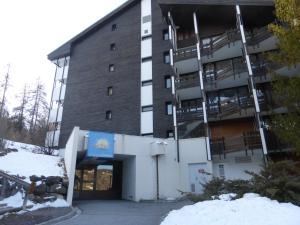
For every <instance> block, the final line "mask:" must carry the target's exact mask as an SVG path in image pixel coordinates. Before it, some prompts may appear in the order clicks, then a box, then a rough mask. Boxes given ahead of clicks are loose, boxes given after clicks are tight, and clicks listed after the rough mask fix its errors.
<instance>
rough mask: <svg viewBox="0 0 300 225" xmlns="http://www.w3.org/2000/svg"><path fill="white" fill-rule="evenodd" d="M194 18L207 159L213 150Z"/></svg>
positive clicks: (195, 26) (199, 43) (199, 42)
mask: <svg viewBox="0 0 300 225" xmlns="http://www.w3.org/2000/svg"><path fill="white" fill-rule="evenodd" d="M193 19H194V30H195V35H196V38H197V59H198V68H199V70H198V73H199V80H200V90H201V95H202V109H203V122H204V129H205V143H206V154H207V160H209V161H210V160H211V150H210V140H209V127H208V119H207V113H206V93H205V90H204V81H203V66H202V59H201V40H200V37H199V32H198V22H197V15H196V13H195V12H194V13H193Z"/></svg>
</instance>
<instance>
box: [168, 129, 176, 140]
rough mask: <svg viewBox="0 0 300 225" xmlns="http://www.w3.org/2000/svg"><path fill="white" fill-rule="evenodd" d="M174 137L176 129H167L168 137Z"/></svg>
mask: <svg viewBox="0 0 300 225" xmlns="http://www.w3.org/2000/svg"><path fill="white" fill-rule="evenodd" d="M173 137H174V131H173V130H167V138H173Z"/></svg>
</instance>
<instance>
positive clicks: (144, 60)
mask: <svg viewBox="0 0 300 225" xmlns="http://www.w3.org/2000/svg"><path fill="white" fill-rule="evenodd" d="M151 60H152V57H147V58H142V63H144V62H149V61H151Z"/></svg>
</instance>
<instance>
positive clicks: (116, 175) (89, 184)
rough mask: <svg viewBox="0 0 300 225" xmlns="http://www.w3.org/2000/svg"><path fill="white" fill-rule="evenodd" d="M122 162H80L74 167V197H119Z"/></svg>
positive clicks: (87, 198)
mask: <svg viewBox="0 0 300 225" xmlns="http://www.w3.org/2000/svg"><path fill="white" fill-rule="evenodd" d="M122 172H123V171H122V162H121V161H112V162H105V163H101V164H84V163H80V164H79V165H78V166H77V167H76V173H75V184H74V199H77V200H92V199H105V200H107V199H121V198H122Z"/></svg>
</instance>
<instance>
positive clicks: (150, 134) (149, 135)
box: [142, 133, 153, 137]
mask: <svg viewBox="0 0 300 225" xmlns="http://www.w3.org/2000/svg"><path fill="white" fill-rule="evenodd" d="M142 136H148V137H153V133H148V134H142Z"/></svg>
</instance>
